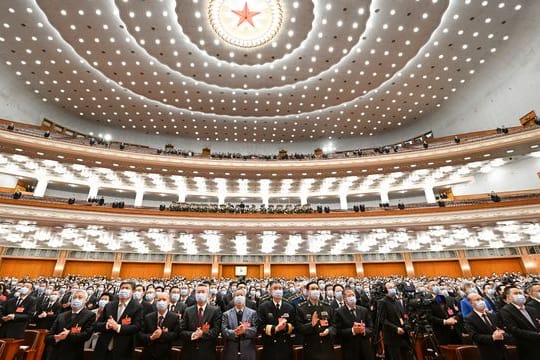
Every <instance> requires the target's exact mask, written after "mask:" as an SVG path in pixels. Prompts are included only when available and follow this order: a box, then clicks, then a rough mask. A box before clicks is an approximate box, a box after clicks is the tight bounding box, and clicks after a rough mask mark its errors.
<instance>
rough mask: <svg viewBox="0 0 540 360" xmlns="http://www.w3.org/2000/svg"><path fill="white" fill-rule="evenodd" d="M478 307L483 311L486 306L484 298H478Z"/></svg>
mask: <svg viewBox="0 0 540 360" xmlns="http://www.w3.org/2000/svg"><path fill="white" fill-rule="evenodd" d="M476 308H477V309H478V310H480V311H483V310H484V309H485V308H486V302H485V301H484V300H478V301H477V302H476Z"/></svg>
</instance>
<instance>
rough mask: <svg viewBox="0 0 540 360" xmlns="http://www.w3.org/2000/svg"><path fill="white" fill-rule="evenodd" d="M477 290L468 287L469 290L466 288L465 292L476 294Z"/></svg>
mask: <svg viewBox="0 0 540 360" xmlns="http://www.w3.org/2000/svg"><path fill="white" fill-rule="evenodd" d="M477 293H478V291H477V290H476V288H470V289H469V290H467V294H477Z"/></svg>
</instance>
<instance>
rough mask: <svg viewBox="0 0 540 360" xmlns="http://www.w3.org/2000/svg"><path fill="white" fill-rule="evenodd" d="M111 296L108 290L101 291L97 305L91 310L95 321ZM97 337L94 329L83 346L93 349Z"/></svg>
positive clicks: (97, 334)
mask: <svg viewBox="0 0 540 360" xmlns="http://www.w3.org/2000/svg"><path fill="white" fill-rule="evenodd" d="M111 298H112V295H111V294H109V293H108V292H102V293H101V295H100V297H99V300H98V304H97V307H96V308H95V309H93V310H91V311H92V312H93V313H94V318H95V321H96V322H97V321H98V320H99V319H100V318H101V315H102V314H103V310H104V309H105V305H107V304H108V303H109V302H110V301H111ZM98 338H99V333H98V332H95V331H94V332H93V333H92V336H91V337H90V339H89V340H87V341H86V343H85V344H84V348H85V349H92V350H94V348H95V347H96V344H97V341H98Z"/></svg>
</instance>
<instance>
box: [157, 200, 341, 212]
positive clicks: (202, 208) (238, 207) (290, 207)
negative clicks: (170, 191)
mask: <svg viewBox="0 0 540 360" xmlns="http://www.w3.org/2000/svg"><path fill="white" fill-rule="evenodd" d="M165 209H168V210H169V211H189V212H203V213H221V214H312V213H313V212H315V210H314V209H313V208H312V207H311V205H309V204H305V205H300V204H285V205H282V204H278V205H273V204H270V205H268V206H266V205H265V204H260V205H259V206H257V205H255V204H244V203H243V202H241V203H238V204H232V203H227V204H216V203H209V204H206V203H200V204H199V203H183V202H173V203H171V204H170V205H169V206H168V208H167V207H165V205H162V206H160V210H165ZM321 209H322V208H321ZM329 211H330V210H329ZM321 212H322V210H321Z"/></svg>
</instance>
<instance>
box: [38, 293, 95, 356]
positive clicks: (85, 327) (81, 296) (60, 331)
mask: <svg viewBox="0 0 540 360" xmlns="http://www.w3.org/2000/svg"><path fill="white" fill-rule="evenodd" d="M87 298H88V294H87V293H86V291H84V290H74V292H73V294H72V298H71V311H65V312H63V313H61V314H60V315H58V317H57V318H56V320H55V321H54V323H53V325H52V327H51V330H50V332H49V333H48V334H47V336H46V337H45V343H46V344H47V345H48V349H49V356H48V358H47V359H48V360H80V359H82V358H83V357H84V342H85V341H86V340H88V339H90V336H91V335H92V331H93V324H94V321H95V315H94V313H93V312H92V311H91V310H88V309H87V308H86V307H85V305H86V301H87Z"/></svg>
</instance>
